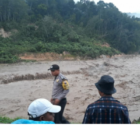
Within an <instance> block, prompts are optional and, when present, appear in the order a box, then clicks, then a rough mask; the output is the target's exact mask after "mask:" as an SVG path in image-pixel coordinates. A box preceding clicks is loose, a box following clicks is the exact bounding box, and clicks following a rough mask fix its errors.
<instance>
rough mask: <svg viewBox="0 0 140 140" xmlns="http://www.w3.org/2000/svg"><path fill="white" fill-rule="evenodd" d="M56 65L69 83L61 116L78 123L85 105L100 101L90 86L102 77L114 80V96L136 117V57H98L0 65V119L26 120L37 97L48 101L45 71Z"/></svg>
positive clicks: (139, 77)
mask: <svg viewBox="0 0 140 140" xmlns="http://www.w3.org/2000/svg"><path fill="white" fill-rule="evenodd" d="M52 64H58V65H60V67H61V72H62V73H63V74H65V75H66V77H67V78H68V79H69V83H70V92H69V94H68V96H67V100H68V103H67V105H66V108H65V112H64V116H65V117H66V118H67V119H68V120H69V121H70V122H73V123H74V122H75V123H81V122H82V120H83V117H84V112H85V110H86V108H87V106H88V105H89V104H90V103H92V102H94V101H96V100H97V99H99V98H100V96H99V95H98V92H97V89H96V88H95V86H94V84H95V83H96V82H97V81H98V80H99V79H100V77H101V76H102V75H106V74H107V75H110V76H112V77H113V78H114V79H115V87H116V89H117V93H116V94H114V97H115V98H117V99H118V100H119V101H121V102H122V103H123V104H125V105H126V106H127V107H128V109H129V114H130V119H131V121H133V120H134V119H135V120H137V119H139V117H140V55H137V56H132V55H128V56H126V55H124V56H120V57H113V58H107V57H102V58H99V59H96V60H87V61H40V62H28V63H25V62H22V63H17V64H0V116H7V117H11V118H15V117H23V118H28V116H27V108H28V106H29V104H30V103H31V102H32V101H33V100H35V99H37V98H46V99H48V100H50V99H51V94H52V93H51V92H52V86H53V84H52V83H53V77H52V76H51V75H50V73H49V72H48V71H47V69H48V68H49V67H50V66H51V65H52Z"/></svg>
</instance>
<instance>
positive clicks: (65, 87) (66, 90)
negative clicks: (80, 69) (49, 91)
mask: <svg viewBox="0 0 140 140" xmlns="http://www.w3.org/2000/svg"><path fill="white" fill-rule="evenodd" d="M62 87H63V92H62V93H61V94H60V95H59V97H58V100H61V99H62V98H64V97H65V96H66V95H67V94H68V93H69V82H68V81H67V80H63V81H62Z"/></svg>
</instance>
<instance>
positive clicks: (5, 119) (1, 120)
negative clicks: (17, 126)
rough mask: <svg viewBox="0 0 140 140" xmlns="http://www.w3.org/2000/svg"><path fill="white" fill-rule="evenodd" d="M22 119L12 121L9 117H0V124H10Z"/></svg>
mask: <svg viewBox="0 0 140 140" xmlns="http://www.w3.org/2000/svg"><path fill="white" fill-rule="evenodd" d="M18 119H20V118H15V119H10V118H8V117H0V123H3V124H10V123H12V122H14V121H16V120H18Z"/></svg>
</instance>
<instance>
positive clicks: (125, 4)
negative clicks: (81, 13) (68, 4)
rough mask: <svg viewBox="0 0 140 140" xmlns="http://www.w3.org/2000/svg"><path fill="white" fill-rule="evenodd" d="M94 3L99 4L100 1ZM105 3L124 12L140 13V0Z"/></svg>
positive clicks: (116, 0) (110, 0) (106, 0)
mask: <svg viewBox="0 0 140 140" xmlns="http://www.w3.org/2000/svg"><path fill="white" fill-rule="evenodd" d="M75 1H76V2H77V1H80V0H75ZM94 1H95V2H98V1H99V0H94ZM104 2H107V3H109V2H111V3H113V4H114V5H115V6H116V7H117V8H118V9H119V10H120V11H122V12H128V13H129V12H131V13H140V0H104Z"/></svg>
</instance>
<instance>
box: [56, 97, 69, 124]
mask: <svg viewBox="0 0 140 140" xmlns="http://www.w3.org/2000/svg"><path fill="white" fill-rule="evenodd" d="M66 103H67V99H66V98H63V99H62V100H61V101H60V103H59V106H61V111H60V112H59V113H55V118H54V122H55V123H56V124H69V122H68V121H67V120H66V119H65V118H64V117H63V112H64V109H65V106H66Z"/></svg>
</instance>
